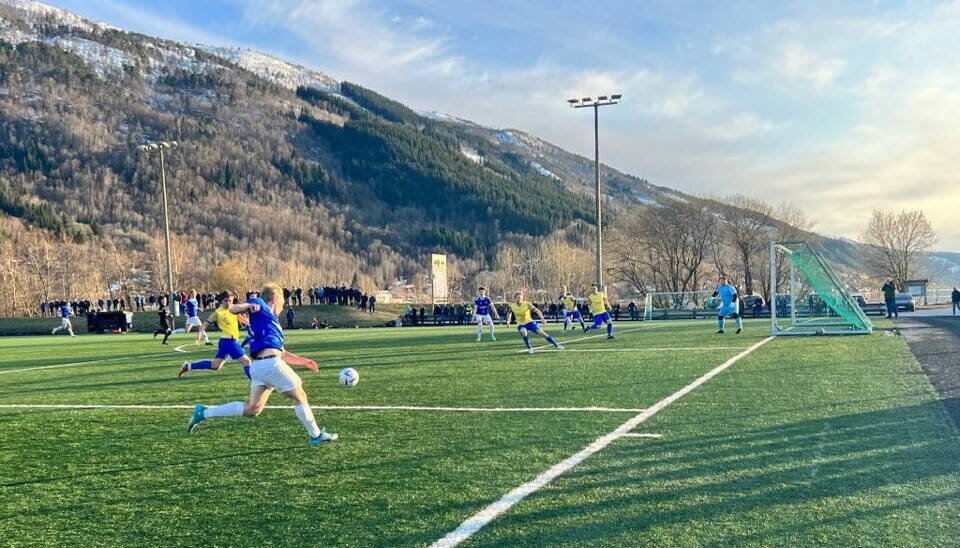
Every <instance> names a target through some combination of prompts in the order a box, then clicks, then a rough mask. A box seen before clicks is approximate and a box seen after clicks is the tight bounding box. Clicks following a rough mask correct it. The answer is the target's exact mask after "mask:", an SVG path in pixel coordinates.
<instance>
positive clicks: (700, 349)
mask: <svg viewBox="0 0 960 548" xmlns="http://www.w3.org/2000/svg"><path fill="white" fill-rule="evenodd" d="M547 348H548V349H549V348H552V347H547ZM712 350H746V348H745V347H743V346H701V347H696V348H674V347H660V348H574V349H570V348H565V349H564V350H563V351H564V352H565V353H567V352H709V351H712Z"/></svg>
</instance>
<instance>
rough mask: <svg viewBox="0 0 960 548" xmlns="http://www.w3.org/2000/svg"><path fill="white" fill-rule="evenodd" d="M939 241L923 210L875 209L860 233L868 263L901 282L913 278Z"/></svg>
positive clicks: (881, 273)
mask: <svg viewBox="0 0 960 548" xmlns="http://www.w3.org/2000/svg"><path fill="white" fill-rule="evenodd" d="M936 242H937V237H936V234H935V233H934V232H933V227H932V226H931V225H930V221H928V220H927V217H926V216H925V215H924V214H923V211H907V210H903V211H901V212H900V213H894V212H891V211H885V210H883V209H875V210H873V214H872V215H871V216H870V221H869V222H868V223H867V228H866V230H864V232H863V234H862V235H861V236H860V243H862V244H863V261H864V265H865V266H866V267H867V268H868V269H869V270H870V271H871V272H872V273H873V274H874V275H876V276H889V277H891V278H893V280H894V282H896V284H897V286H898V287H900V288H902V287H903V286H904V283H905V282H906V281H907V280H909V279H911V278H913V277H914V276H915V275H916V273H917V271H918V269H919V268H920V267H922V266H923V265H924V264H925V263H926V258H927V251H929V250H930V248H931V247H933V244H935V243H936Z"/></svg>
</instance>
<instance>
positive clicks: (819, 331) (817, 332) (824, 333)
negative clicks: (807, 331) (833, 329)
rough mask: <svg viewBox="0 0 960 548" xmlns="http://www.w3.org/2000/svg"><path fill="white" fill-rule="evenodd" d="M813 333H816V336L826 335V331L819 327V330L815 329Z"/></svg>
mask: <svg viewBox="0 0 960 548" xmlns="http://www.w3.org/2000/svg"><path fill="white" fill-rule="evenodd" d="M815 333H816V334H817V335H826V334H827V330H826V329H824V328H822V327H821V328H820V329H817V330H816V331H815Z"/></svg>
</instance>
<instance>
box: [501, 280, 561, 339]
mask: <svg viewBox="0 0 960 548" xmlns="http://www.w3.org/2000/svg"><path fill="white" fill-rule="evenodd" d="M513 298H514V302H512V303H510V309H509V310H507V325H510V317H511V316H513V317H515V318H516V319H517V331H519V332H520V336H521V337H523V344H525V345H526V346H527V352H528V353H530V354H533V347H532V346H530V336H529V335H528V333H529V332H530V331H533V332H534V333H536V334H537V335H540V336H541V337H543V338H544V339H547V342H548V343H550V344H552V345H553V346H554V347H555V348H556V349H557V350H563V345H562V344H559V343H557V341H555V340H553V337H551V336H550V335H547V332H546V331H544V330H543V328H542V327H540V324H539V323H537V322H535V321H533V317H532V315H533V314H534V313H536V315H537V316H539V317H540V321H541V322H543V321H545V320H544V318H543V312H541V311H540V309H539V308H537V307H535V306H533V305H532V304H530V302H529V301H525V300H523V291H520V292H518V293H516V294H515V295H514V296H513Z"/></svg>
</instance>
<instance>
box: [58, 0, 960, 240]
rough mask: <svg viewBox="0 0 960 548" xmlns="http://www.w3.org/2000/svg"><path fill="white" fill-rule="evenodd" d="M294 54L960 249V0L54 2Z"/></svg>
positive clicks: (656, 179) (850, 225)
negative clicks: (600, 100) (901, 223)
mask: <svg viewBox="0 0 960 548" xmlns="http://www.w3.org/2000/svg"><path fill="white" fill-rule="evenodd" d="M46 3H48V4H50V5H54V6H57V7H60V8H64V9H68V10H70V11H74V12H76V13H78V14H80V15H83V16H86V17H89V18H92V19H98V20H101V21H105V22H108V23H111V24H113V25H116V26H118V27H121V28H125V29H130V30H136V31H139V32H143V33H146V34H151V35H156V36H162V37H165V38H171V39H177V40H182V41H186V42H191V43H197V42H199V43H205V44H214V45H233V46H242V47H249V48H252V49H256V50H260V51H264V52H267V53H271V54H274V55H276V56H278V57H280V58H282V59H285V60H288V61H293V62H297V63H300V64H303V65H306V66H309V67H311V68H315V69H319V70H322V71H323V72H326V73H327V74H329V75H330V76H332V77H334V78H336V79H338V80H349V81H353V82H356V83H359V84H362V85H364V86H367V87H370V88H372V89H374V90H376V91H379V92H381V93H383V94H385V95H388V96H390V97H393V98H395V99H397V100H400V101H402V102H404V103H406V104H408V105H409V106H411V107H413V108H415V109H420V110H436V111H439V112H442V113H446V114H451V115H454V116H459V117H463V118H468V119H471V120H474V121H476V122H478V123H482V124H485V125H490V126H495V127H513V128H517V129H521V130H524V131H528V132H531V133H534V134H536V135H538V136H540V137H543V138H545V139H547V140H549V141H551V142H553V143H556V144H558V145H560V146H562V147H564V148H566V149H568V150H571V151H574V152H578V153H580V154H583V155H585V156H592V151H593V133H592V119H591V118H592V116H590V114H589V111H588V110H582V109H581V110H574V109H570V108H569V107H568V106H567V104H566V102H565V99H567V98H570V97H586V96H596V95H600V94H609V93H622V94H623V102H622V103H621V104H620V105H617V106H612V107H605V108H604V109H602V110H601V121H600V124H601V159H602V160H603V161H604V162H605V163H608V164H610V165H612V166H614V167H616V168H618V169H620V170H622V171H626V172H629V173H632V174H635V175H638V176H642V177H645V178H647V179H649V180H650V181H651V182H653V183H655V184H658V185H663V186H668V187H673V188H677V189H680V190H683V191H685V192H690V193H694V194H700V195H711V196H723V195H727V194H734V193H741V194H747V195H750V196H754V197H757V198H761V199H764V200H766V201H768V202H771V203H774V204H776V203H779V202H782V201H789V202H792V203H793V204H795V205H797V206H800V207H801V208H802V209H804V210H805V211H806V213H807V214H808V215H809V216H810V217H811V218H813V219H814V220H815V221H816V229H817V230H818V231H820V232H822V233H826V234H831V235H839V236H846V237H851V238H856V237H857V236H858V234H859V233H860V232H861V231H862V230H863V228H864V227H865V226H866V223H867V220H868V218H869V215H870V212H871V210H873V209H875V208H885V209H889V210H900V209H922V210H923V211H924V212H925V213H926V215H927V217H928V218H929V219H930V220H931V222H932V223H933V225H934V229H935V230H936V231H937V234H938V237H939V240H940V242H939V244H938V246H937V247H938V248H939V249H943V250H951V251H960V214H958V213H960V211H958V210H960V184H958V183H960V180H958V179H960V153H958V151H960V124H958V123H956V121H957V120H958V119H960V55H957V51H960V1H952V2H935V1H923V0H918V1H910V0H907V1H897V2H886V1H880V0H875V1H873V2H870V1H867V0H863V1H844V0H837V1H781V2H770V1H762V0H757V1H745V0H730V1H724V2H708V1H697V2H694V1H686V0H670V1H668V0H634V1H621V0H610V1H607V2H600V3H593V2H568V1H565V0H563V1H553V2H548V1H542V0H536V1H534V0H512V1H505V0H486V1H479V0H462V1H440V0H399V1H385V0H215V1H195V0H180V1H166V2H164V1H154V2H152V3H143V2H131V1H126V0H99V1H90V0H50V1H48V2H46Z"/></svg>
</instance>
